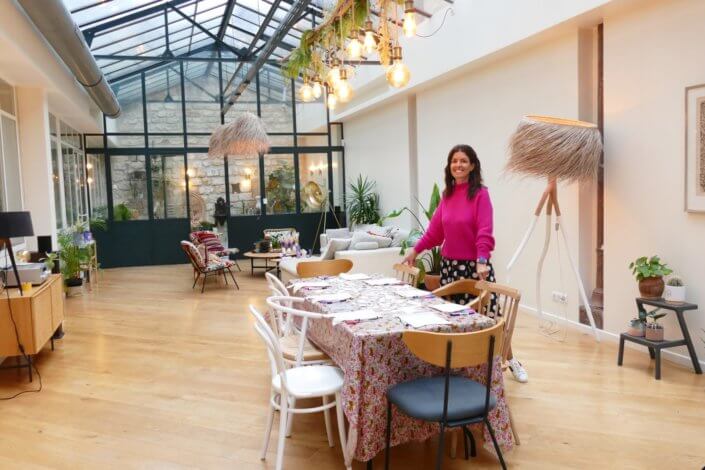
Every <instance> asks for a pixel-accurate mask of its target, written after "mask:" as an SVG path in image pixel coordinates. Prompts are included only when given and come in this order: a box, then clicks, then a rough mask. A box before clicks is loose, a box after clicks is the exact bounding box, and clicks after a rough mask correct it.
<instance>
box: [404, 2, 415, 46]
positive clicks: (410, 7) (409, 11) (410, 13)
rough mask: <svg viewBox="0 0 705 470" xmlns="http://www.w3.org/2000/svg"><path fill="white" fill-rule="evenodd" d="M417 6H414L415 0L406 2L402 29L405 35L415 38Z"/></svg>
mask: <svg viewBox="0 0 705 470" xmlns="http://www.w3.org/2000/svg"><path fill="white" fill-rule="evenodd" d="M415 13H416V8H414V0H406V1H405V2H404V22H403V25H402V29H403V30H404V36H406V37H407V38H413V37H414V35H416V16H415Z"/></svg>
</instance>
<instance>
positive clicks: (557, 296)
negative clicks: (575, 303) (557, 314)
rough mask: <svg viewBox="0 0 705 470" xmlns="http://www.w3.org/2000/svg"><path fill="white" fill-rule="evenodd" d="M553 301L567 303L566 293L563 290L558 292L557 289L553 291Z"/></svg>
mask: <svg viewBox="0 0 705 470" xmlns="http://www.w3.org/2000/svg"><path fill="white" fill-rule="evenodd" d="M553 301H554V302H558V303H559V304H567V303H568V294H566V293H565V292H558V291H557V290H554V291H553Z"/></svg>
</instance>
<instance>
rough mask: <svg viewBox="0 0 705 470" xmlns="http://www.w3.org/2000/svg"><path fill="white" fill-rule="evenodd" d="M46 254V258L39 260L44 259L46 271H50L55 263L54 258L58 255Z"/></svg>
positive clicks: (41, 259) (42, 259)
mask: <svg viewBox="0 0 705 470" xmlns="http://www.w3.org/2000/svg"><path fill="white" fill-rule="evenodd" d="M45 254H46V255H47V256H46V258H40V260H39V261H44V266H46V268H47V270H48V271H50V272H51V271H52V270H53V269H54V264H56V260H57V259H58V258H59V255H58V254H56V253H45Z"/></svg>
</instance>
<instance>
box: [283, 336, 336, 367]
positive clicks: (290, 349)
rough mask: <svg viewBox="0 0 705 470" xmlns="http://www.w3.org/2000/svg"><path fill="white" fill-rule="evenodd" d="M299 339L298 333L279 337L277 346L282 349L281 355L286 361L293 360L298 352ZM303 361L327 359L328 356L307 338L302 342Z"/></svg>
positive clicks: (328, 358)
mask: <svg viewBox="0 0 705 470" xmlns="http://www.w3.org/2000/svg"><path fill="white" fill-rule="evenodd" d="M299 339H300V336H298V335H287V336H283V337H281V338H280V339H279V347H280V348H281V350H282V355H283V356H284V359H286V360H288V361H295V360H296V355H297V353H298V352H299ZM302 360H303V361H306V362H311V361H329V360H330V357H328V355H327V354H326V353H324V352H323V351H321V350H320V349H318V348H317V347H316V346H314V345H313V344H312V343H311V342H310V341H309V340H308V339H306V341H305V342H304V355H303V358H302Z"/></svg>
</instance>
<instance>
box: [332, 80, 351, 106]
mask: <svg viewBox="0 0 705 470" xmlns="http://www.w3.org/2000/svg"><path fill="white" fill-rule="evenodd" d="M335 96H336V97H337V98H338V101H340V102H341V103H347V102H348V101H350V100H351V99H352V96H353V89H352V87H351V86H350V83H348V81H347V80H346V79H344V78H341V80H340V81H339V82H338V85H337V86H336V87H335Z"/></svg>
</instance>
